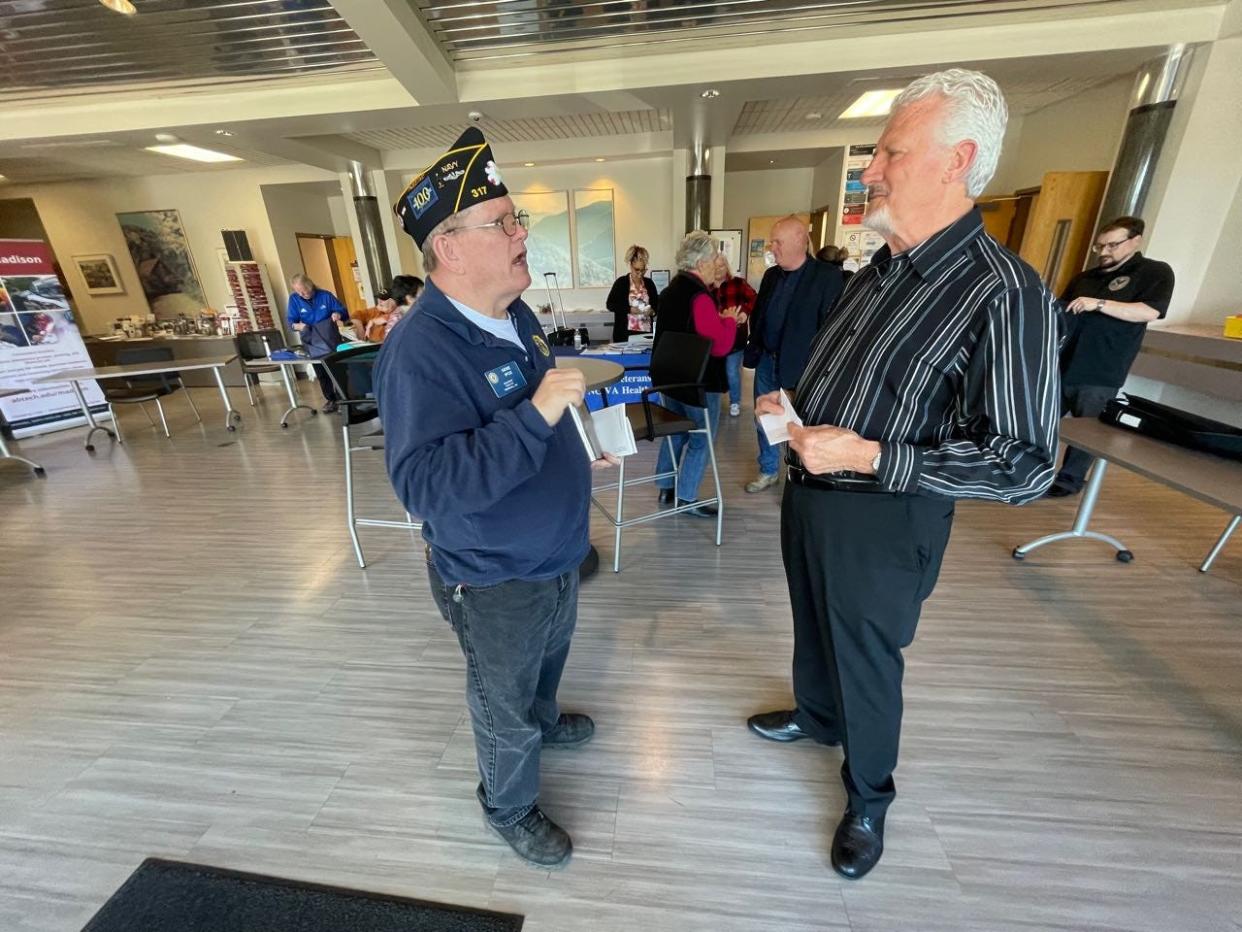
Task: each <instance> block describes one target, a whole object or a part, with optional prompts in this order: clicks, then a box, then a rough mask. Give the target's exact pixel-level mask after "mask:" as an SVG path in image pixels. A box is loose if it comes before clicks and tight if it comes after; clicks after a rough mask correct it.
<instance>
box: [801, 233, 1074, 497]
mask: <svg viewBox="0 0 1242 932" xmlns="http://www.w3.org/2000/svg"><path fill="white" fill-rule="evenodd" d="M1057 338H1058V324H1057V308H1056V304H1055V298H1054V297H1053V296H1052V294H1051V293H1049V291H1048V289H1047V288H1045V287H1044V285H1043V283H1042V282H1041V281H1040V280H1039V276H1038V275H1036V274H1035V271H1034V270H1033V269H1032V268H1031V267H1030V266H1029V265H1027V264H1026V263H1025V262H1023V261H1022V260H1021V259H1019V258H1018V257H1017V256H1015V255H1014V254H1013V253H1011V252H1009V251H1008V250H1007V249H1005V248H1004V247H1002V246H1001V245H1000V244H998V243H997V242H996V241H995V240H994V239H992V238H991V237H990V236H988V235H987V234H986V233H985V232H984V229H983V221H982V218H981V216H980V214H979V211H978V210H977V209H976V210H972V211H971V212H970V213H968V214H966V215H965V216H963V217H962V218H961V219H960V220H958V221H956V222H955V223H953V224H952V225H950V226H948V227H946V228H945V229H943V230H941V231H940V232H939V233H936V234H935V235H933V236H931V237H930V238H929V239H926V240H924V241H923V242H922V243H920V244H919V245H917V246H915V247H914V248H913V249H910V250H908V251H906V252H904V253H900V254H898V255H895V256H894V255H892V252H891V250H890V249H889V247H888V246H885V247H883V248H882V249H880V250H879V252H877V253H876V254H875V257H874V258H873V259H872V261H871V264H870V265H868V266H867V267H866V268H865V269H863V270H862V271H860V272H859V273H858V274H857V275H855V276H854V277H853V278H852V279H851V280H850V282H849V284H848V285H847V286H846V289H845V293H844V295H843V296H842V297H841V300H840V302H839V303H838V305H837V309H836V311H834V312H833V314H832V316H831V317H830V318H829V319H828V322H827V323H826V324H825V325H824V327H823V328H822V329H821V330H820V332H819V334H818V335H817V336H816V337H815V342H814V344H813V345H812V348H811V358H810V362H809V363H808V364H807V367H806V371H805V372H804V373H803V376H802V380H801V381H800V382H799V383H798V388H797V392H796V395H795V406H796V408H797V410H798V414H799V415H800V416H801V417H802V419H803V422H804V423H805V424H806V425H807V426H811V425H819V424H832V425H836V426H838V427H845V428H849V429H850V430H853V431H855V432H857V433H858V434H860V435H861V436H862V437H864V438H866V439H868V440H876V441H879V442H880V446H881V452H880V462H879V469H878V475H877V478H878V479H879V482H880V484H881V485H882V486H884V487H885V488H887V489H892V490H893V491H895V492H909V493H917V494H923V495H939V496H947V497H950V498H982V499H990V500H993V501H1002V502H1009V503H1012V504H1022V503H1024V502H1029V501H1031V500H1033V499H1035V498H1038V497H1039V496H1040V495H1042V494H1043V492H1044V491H1045V490H1046V489H1047V488H1048V486H1049V485H1051V483H1052V480H1053V477H1054V475H1055V472H1056V470H1055V463H1056V451H1057V422H1058V419H1059V417H1060V385H1059V375H1058V368H1057ZM788 457H789V462H790V463H791V465H794V466H799V465H800V463H799V462H798V458H797V455H796V454H794V453H793V452H792V451H790V452H789V454H788Z"/></svg>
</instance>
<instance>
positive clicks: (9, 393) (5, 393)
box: [0, 388, 47, 477]
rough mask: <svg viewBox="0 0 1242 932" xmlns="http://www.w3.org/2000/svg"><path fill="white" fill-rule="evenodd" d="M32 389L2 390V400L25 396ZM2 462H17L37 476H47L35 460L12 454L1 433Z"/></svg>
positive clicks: (0, 394)
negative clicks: (24, 465)
mask: <svg viewBox="0 0 1242 932" xmlns="http://www.w3.org/2000/svg"><path fill="white" fill-rule="evenodd" d="M28 391H30V389H28V388H0V398H12V397H13V396H14V395H24V394H26V393H27V392H28ZM0 460H17V462H19V463H25V464H26V465H27V466H29V467H30V468H31V469H32V470H33V471H34V474H35V475H36V476H40V477H43V476H46V475H47V470H45V469H44V468H43V467H42V466H40V465H39V464H38V463H36V462H35V461H34V460H28V459H26V457H24V456H18V455H17V454H16V453H10V452H9V447H8V444H6V443H5V442H4V434H3V433H0Z"/></svg>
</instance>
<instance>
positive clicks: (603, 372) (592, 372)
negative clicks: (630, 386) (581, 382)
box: [556, 356, 625, 392]
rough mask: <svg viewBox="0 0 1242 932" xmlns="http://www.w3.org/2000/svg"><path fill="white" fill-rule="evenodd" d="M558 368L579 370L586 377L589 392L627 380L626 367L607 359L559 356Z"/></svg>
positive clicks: (557, 359)
mask: <svg viewBox="0 0 1242 932" xmlns="http://www.w3.org/2000/svg"><path fill="white" fill-rule="evenodd" d="M556 366H557V368H558V369H577V370H578V371H579V372H581V373H582V374H583V375H585V376H586V383H587V386H586V387H587V391H588V392H593V391H597V390H599V389H601V388H608V387H609V386H610V385H616V384H617V383H618V382H620V381H621V380H622V379H623V378H625V367H624V366H621V365H619V364H618V363H615V362H611V361H610V360H607V359H593V358H591V357H590V356H558V357H557V358H556Z"/></svg>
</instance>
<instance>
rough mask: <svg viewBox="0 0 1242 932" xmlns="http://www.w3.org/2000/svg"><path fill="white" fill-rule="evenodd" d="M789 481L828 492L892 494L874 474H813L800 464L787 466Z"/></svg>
mask: <svg viewBox="0 0 1242 932" xmlns="http://www.w3.org/2000/svg"><path fill="white" fill-rule="evenodd" d="M789 481H790V482H792V483H793V484H794V485H800V486H802V487H803V488H806V489H824V490H827V491H829V492H870V493H873V494H874V493H883V494H885V495H892V494H893V491H892V490H891V489H886V488H884V486H882V485H880V483H879V480H878V479H876V478H875V476H867V475H864V474H862V473H856V472H836V473H832V474H831V475H827V476H813V475H811V474H810V473H809V472H807V471H806V470H805V469H803V468H802V467H801V466H790V467H789Z"/></svg>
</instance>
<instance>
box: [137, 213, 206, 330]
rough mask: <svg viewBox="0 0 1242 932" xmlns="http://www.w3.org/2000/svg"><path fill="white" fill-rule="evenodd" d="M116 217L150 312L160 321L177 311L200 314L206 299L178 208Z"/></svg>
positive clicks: (189, 314)
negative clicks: (176, 209)
mask: <svg viewBox="0 0 1242 932" xmlns="http://www.w3.org/2000/svg"><path fill="white" fill-rule="evenodd" d="M116 218H117V220H119V221H120V224H121V231H122V232H123V233H124V234H125V245H126V246H128V247H129V254H130V256H131V257H132V258H133V260H134V268H135V269H137V271H138V280H139V281H140V282H142V291H143V294H145V295H146V296H147V301H148V302H149V303H150V305H151V312H152V313H153V314H155V316H156V318H157V319H161V320H167V319H169V318H175V317H176V316H177V315H178V314H185V315H186V316H193V317H197V316H198V313H199V311H201V310H202V309H203V307H204V306H205V305H206V304H207V299H206V297H205V296H204V295H203V286H202V285H200V284H199V280H198V270H197V269H195V267H194V257H193V256H191V255H190V243H189V240H187V239H186V235H185V227H183V226H182V225H181V215H180V214H178V213H177V211H175V210H136V211H132V212H130V213H123V214H117V215H116Z"/></svg>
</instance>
